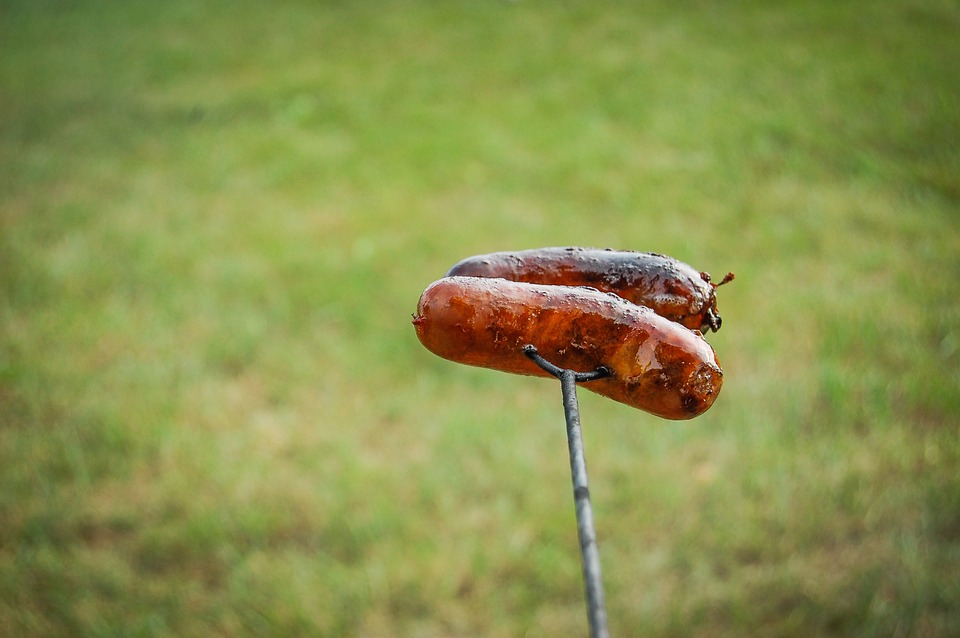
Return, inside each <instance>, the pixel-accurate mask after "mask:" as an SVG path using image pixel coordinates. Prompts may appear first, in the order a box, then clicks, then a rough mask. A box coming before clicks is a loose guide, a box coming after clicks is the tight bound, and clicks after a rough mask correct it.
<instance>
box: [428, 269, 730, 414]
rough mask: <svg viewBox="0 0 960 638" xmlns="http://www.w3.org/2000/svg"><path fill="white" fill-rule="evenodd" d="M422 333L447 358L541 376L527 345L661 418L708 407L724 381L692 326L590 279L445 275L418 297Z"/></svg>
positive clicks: (597, 389)
mask: <svg viewBox="0 0 960 638" xmlns="http://www.w3.org/2000/svg"><path fill="white" fill-rule="evenodd" d="M413 324H414V326H415V327H416V330H417V336H418V337H419V338H420V342H421V343H423V345H424V346H425V347H426V348H427V349H428V350H430V351H431V352H433V353H434V354H436V355H438V356H441V357H443V358H445V359H449V360H451V361H456V362H458V363H464V364H468V365H474V366H480V367H484V368H493V369H496V370H502V371H505V372H513V373H517V374H528V375H536V376H545V375H546V373H545V372H544V371H543V370H541V369H540V368H539V367H538V366H537V365H536V364H535V363H533V362H532V361H531V360H530V359H529V358H527V357H526V356H525V355H524V353H523V347H524V346H525V345H526V344H532V345H534V346H536V348H537V349H538V350H539V352H540V354H541V355H543V357H545V358H546V359H547V360H548V361H550V362H552V363H554V364H556V365H558V366H560V367H561V368H567V369H570V370H575V371H579V372H587V371H592V370H595V369H596V368H598V367H599V366H606V367H607V368H608V369H609V370H610V371H611V376H610V377H607V378H604V379H599V380H597V381H591V382H590V383H587V384H585V385H584V386H583V387H585V388H587V389H588V390H592V391H594V392H596V393H598V394H602V395H604V396H606V397H609V398H611V399H614V400H616V401H620V402H621V403H626V404H627V405H630V406H633V407H635V408H639V409H641V410H645V411H647V412H651V413H653V414H656V415H658V416H661V417H664V418H667V419H689V418H692V417H695V416H697V415H698V414H701V413H703V412H704V411H705V410H706V409H707V408H709V407H710V406H711V405H712V404H713V401H714V399H716V398H717V394H718V393H719V392H720V386H721V385H722V383H723V371H722V370H721V369H720V364H719V363H718V362H717V357H716V354H714V352H713V349H712V348H711V347H710V345H709V344H708V343H707V342H706V341H705V340H704V339H703V337H702V336H701V335H700V333H699V332H696V331H693V330H688V329H686V328H684V327H683V326H681V325H679V324H677V323H674V322H672V321H669V320H667V319H665V318H664V317H661V316H659V315H657V314H656V313H655V312H653V311H652V310H651V309H649V308H646V307H643V306H638V305H635V304H632V303H630V302H628V301H626V300H624V299H622V298H620V297H617V296H616V295H612V294H608V293H603V292H600V291H598V290H594V289H592V288H584V287H568V286H549V285H539V284H528V283H520V282H512V281H507V280H505V279H484V278H477V277H445V278H443V279H440V280H438V281H435V282H434V283H432V284H430V286H428V287H427V289H426V290H425V291H424V292H423V295H422V296H421V297H420V303H419V304H418V306H417V314H416V316H415V317H414V320H413Z"/></svg>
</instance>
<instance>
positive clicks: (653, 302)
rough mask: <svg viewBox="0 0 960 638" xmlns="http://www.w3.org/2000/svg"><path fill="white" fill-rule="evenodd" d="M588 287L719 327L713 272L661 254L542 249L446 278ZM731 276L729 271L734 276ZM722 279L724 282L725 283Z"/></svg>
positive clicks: (487, 258) (684, 320)
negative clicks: (462, 277) (698, 268)
mask: <svg viewBox="0 0 960 638" xmlns="http://www.w3.org/2000/svg"><path fill="white" fill-rule="evenodd" d="M456 275H461V276H468V277H500V278H503V279H509V280H510V281H526V282H529V283H537V284H550V285H561V286H590V287H591V288H596V289H597V290H601V291H603V292H612V293H614V294H615V295H617V296H620V297H623V298H624V299H626V300H627V301H630V302H633V303H635V304H638V305H642V306H647V307H649V308H652V309H653V310H654V311H655V312H656V313H657V314H659V315H661V316H663V317H666V318H667V319H670V320H671V321H676V322H677V323H680V324H682V325H684V326H686V327H687V328H690V329H697V330H702V331H704V332H706V331H707V330H714V331H716V330H718V329H719V328H720V324H721V319H720V315H719V314H718V313H717V296H716V292H715V289H716V285H715V284H713V283H711V281H710V275H709V274H707V273H705V272H700V271H698V270H696V269H694V268H693V267H691V266H689V265H687V264H685V263H683V262H681V261H677V260H676V259H674V258H672V257H667V256H666V255H660V254H658V253H641V252H631V251H619V250H601V249H596V248H538V249H533V250H521V251H516V252H496V253H490V254H487V255H477V256H475V257H468V258H467V259H464V260H463V261H461V262H459V263H457V264H456V265H454V266H453V268H451V269H450V271H449V272H448V273H447V276H456ZM732 277H733V275H727V279H725V280H724V281H727V280H728V279H731V278H732ZM721 283H722V282H721Z"/></svg>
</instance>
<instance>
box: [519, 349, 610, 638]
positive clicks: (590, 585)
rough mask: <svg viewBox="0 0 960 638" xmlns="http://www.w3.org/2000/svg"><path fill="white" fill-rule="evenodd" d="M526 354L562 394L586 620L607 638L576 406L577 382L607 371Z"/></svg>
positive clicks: (597, 637) (594, 634) (596, 636)
mask: <svg viewBox="0 0 960 638" xmlns="http://www.w3.org/2000/svg"><path fill="white" fill-rule="evenodd" d="M523 352H524V354H525V355H527V356H528V357H530V358H531V359H532V360H533V362H534V363H536V364H537V365H538V366H540V367H541V368H542V369H543V370H544V371H546V372H547V373H549V374H551V375H553V376H555V377H557V378H558V379H560V389H561V390H562V392H563V412H564V417H565V418H566V421H567V446H568V447H569V449H570V474H571V476H572V478H573V501H574V505H575V506H576V510H577V535H578V536H579V538H580V560H581V566H582V568H583V581H584V588H585V590H586V597H587V620H588V622H589V623H590V636H591V638H609V637H610V633H609V631H608V630H607V610H606V605H605V603H604V596H603V581H602V579H601V577H600V553H599V551H598V549H597V533H596V531H595V529H594V526H593V508H592V507H591V505H590V489H589V487H588V486H587V463H586V459H585V458H584V454H583V436H582V434H581V429H580V406H579V404H578V403H577V383H578V382H581V383H582V382H585V381H593V380H594V379H602V378H604V377H607V376H610V371H609V370H608V369H607V368H604V367H600V368H597V369H596V370H594V371H592V372H574V371H573V370H567V369H565V368H560V367H558V366H556V365H554V364H552V363H550V362H549V361H547V360H546V359H544V358H543V357H542V356H540V354H539V353H538V352H537V349H536V348H535V347H534V346H532V345H527V346H524V347H523Z"/></svg>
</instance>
